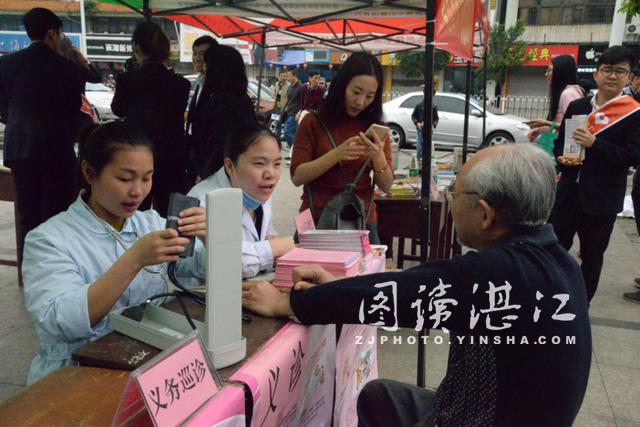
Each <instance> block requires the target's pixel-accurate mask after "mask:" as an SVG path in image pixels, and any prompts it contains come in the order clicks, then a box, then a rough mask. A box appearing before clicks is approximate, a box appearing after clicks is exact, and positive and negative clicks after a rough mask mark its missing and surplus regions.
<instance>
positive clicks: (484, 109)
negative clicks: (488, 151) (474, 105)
mask: <svg viewBox="0 0 640 427" xmlns="http://www.w3.org/2000/svg"><path fill="white" fill-rule="evenodd" d="M486 138H487V49H485V50H484V54H483V55H482V141H481V142H480V143H481V144H483V143H484V140H485V139H486Z"/></svg>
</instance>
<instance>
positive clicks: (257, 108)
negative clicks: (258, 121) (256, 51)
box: [256, 30, 268, 122]
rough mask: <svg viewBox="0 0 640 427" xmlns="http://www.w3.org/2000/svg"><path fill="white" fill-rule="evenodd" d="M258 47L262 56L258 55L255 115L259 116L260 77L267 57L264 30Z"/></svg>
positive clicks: (265, 32) (265, 33)
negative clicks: (258, 67) (258, 69)
mask: <svg viewBox="0 0 640 427" xmlns="http://www.w3.org/2000/svg"><path fill="white" fill-rule="evenodd" d="M258 46H260V48H261V49H262V55H260V71H259V72H258V93H257V94H256V96H257V97H258V100H257V102H256V115H258V114H260V95H261V94H262V77H263V73H264V58H265V56H267V52H266V49H267V31H266V30H262V43H260V44H259V45H258ZM267 122H268V118H267Z"/></svg>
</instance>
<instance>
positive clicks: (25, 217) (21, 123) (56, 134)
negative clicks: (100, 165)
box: [0, 8, 84, 259]
mask: <svg viewBox="0 0 640 427" xmlns="http://www.w3.org/2000/svg"><path fill="white" fill-rule="evenodd" d="M22 21H23V23H24V27H25V29H26V31H27V35H28V36H29V38H30V39H31V41H32V43H31V45H30V46H29V47H28V48H26V49H23V50H21V51H19V52H16V53H13V54H11V55H7V56H4V57H2V58H1V59H0V118H1V119H2V122H3V123H5V124H6V128H5V137H4V164H5V165H6V166H8V167H10V168H11V170H12V172H13V177H14V181H15V188H16V206H17V208H18V210H19V213H20V216H19V218H18V221H19V223H20V224H19V226H20V231H21V235H20V236H19V237H18V239H19V240H18V242H17V245H18V252H19V253H18V259H21V258H22V253H21V248H22V242H23V241H24V236H26V234H27V233H28V232H29V231H30V230H32V229H33V228H35V227H37V226H38V225H40V224H41V223H43V222H44V221H46V220H47V219H49V218H51V217H52V216H54V215H56V214H57V213H59V212H61V211H63V210H65V209H67V207H68V206H69V204H70V203H71V202H72V201H73V199H74V197H75V196H76V190H77V188H76V179H75V177H76V156H75V153H74V150H73V136H74V130H75V125H76V117H77V116H78V113H79V111H80V94H81V92H82V90H83V89H84V88H83V87H82V82H81V79H80V70H79V68H78V67H77V66H76V65H75V64H73V63H72V62H70V61H68V60H66V59H64V58H63V57H62V56H60V55H59V54H58V53H57V51H58V48H59V46H60V43H61V41H62V39H63V38H64V34H63V33H62V32H61V29H62V21H60V19H59V18H58V17H57V16H56V15H55V14H54V13H53V12H51V11H50V10H48V9H43V8H34V9H31V10H30V11H29V12H27V13H26V14H25V15H24V17H23V18H22Z"/></svg>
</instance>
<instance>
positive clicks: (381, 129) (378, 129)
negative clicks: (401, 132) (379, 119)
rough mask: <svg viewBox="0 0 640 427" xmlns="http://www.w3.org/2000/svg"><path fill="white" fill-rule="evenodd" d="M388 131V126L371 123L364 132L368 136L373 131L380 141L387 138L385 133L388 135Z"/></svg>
mask: <svg viewBox="0 0 640 427" xmlns="http://www.w3.org/2000/svg"><path fill="white" fill-rule="evenodd" d="M389 132H390V129H389V128H388V127H386V126H382V125H379V124H377V123H373V124H372V125H371V126H369V129H367V131H366V132H365V133H364V134H365V135H367V136H369V135H371V134H372V133H375V134H376V135H378V138H379V139H380V140H381V141H384V140H385V139H386V138H387V135H389Z"/></svg>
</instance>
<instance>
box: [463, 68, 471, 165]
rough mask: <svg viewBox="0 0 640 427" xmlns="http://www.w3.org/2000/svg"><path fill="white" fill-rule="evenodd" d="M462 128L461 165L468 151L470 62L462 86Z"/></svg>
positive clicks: (465, 159) (465, 160)
mask: <svg viewBox="0 0 640 427" xmlns="http://www.w3.org/2000/svg"><path fill="white" fill-rule="evenodd" d="M464 86H465V87H464V127H463V130H462V163H463V164H464V163H466V162H467V152H468V150H469V101H470V99H471V61H467V69H466V75H465V85H464Z"/></svg>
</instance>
